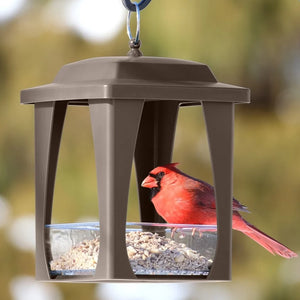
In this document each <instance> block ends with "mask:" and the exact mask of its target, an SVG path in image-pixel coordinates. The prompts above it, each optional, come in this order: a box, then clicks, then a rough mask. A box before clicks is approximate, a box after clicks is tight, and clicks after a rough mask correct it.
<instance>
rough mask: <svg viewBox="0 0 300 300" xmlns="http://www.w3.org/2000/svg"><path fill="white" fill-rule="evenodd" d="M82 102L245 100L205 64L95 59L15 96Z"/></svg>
mask: <svg viewBox="0 0 300 300" xmlns="http://www.w3.org/2000/svg"><path fill="white" fill-rule="evenodd" d="M87 99H132V100H133V99H146V100H179V101H181V102H200V101H202V100H205V101H216V102H235V103H248V102H250V93H249V89H247V88H242V87H237V86H234V85H229V84H224V83H220V82H217V80H216V78H215V77H214V75H213V73H212V72H211V70H210V69H209V67H208V66H207V65H203V64H200V63H197V62H192V61H186V60H179V59H171V58H156V57H143V56H141V57H99V58H91V59H86V60H82V61H79V62H75V63H71V64H67V65H65V66H64V67H63V68H62V69H61V70H60V71H59V73H58V74H57V76H56V78H55V79H54V81H53V83H51V84H47V85H42V86H38V87H34V88H30V89H26V90H24V91H22V92H21V102H22V103H26V104H27V103H37V102H48V101H51V102H52V101H60V100H71V101H72V100H76V104H79V103H78V100H82V104H85V103H86V104H87Z"/></svg>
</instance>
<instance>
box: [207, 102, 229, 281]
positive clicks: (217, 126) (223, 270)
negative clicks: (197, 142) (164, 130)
mask: <svg viewBox="0 0 300 300" xmlns="http://www.w3.org/2000/svg"><path fill="white" fill-rule="evenodd" d="M202 104H203V110H204V117H205V123H206V130H207V136H208V141H209V148H210V154H211V161H212V167H213V174H214V186H215V198H216V207H217V226H218V241H217V249H216V255H215V258H214V263H213V267H212V269H211V271H210V273H209V277H208V279H211V280H224V279H227V280H230V279H231V260H232V258H231V250H232V249H231V248H232V245H231V243H232V197H233V196H232V173H233V172H232V169H233V122H234V104H233V103H229V102H223V103H218V102H203V103H202Z"/></svg>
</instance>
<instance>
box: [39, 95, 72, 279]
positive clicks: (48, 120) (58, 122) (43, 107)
mask: <svg viewBox="0 0 300 300" xmlns="http://www.w3.org/2000/svg"><path fill="white" fill-rule="evenodd" d="M66 108H67V102H65V101H61V102H42V103H36V104H35V188H36V192H35V193H36V195H35V198H36V200H35V206H36V207H35V210H36V211H37V212H39V213H37V214H36V221H35V232H36V277H37V278H38V279H39V280H49V279H50V277H49V271H48V261H49V260H50V259H51V254H50V249H48V248H47V247H46V244H47V243H45V242H46V240H48V238H49V237H48V236H47V235H48V233H47V232H46V231H45V225H46V224H51V213H52V203H53V191H54V183H55V175H56V166H57V158H58V152H59V145H60V140H61V134H62V129H63V124H64V119H65V113H66Z"/></svg>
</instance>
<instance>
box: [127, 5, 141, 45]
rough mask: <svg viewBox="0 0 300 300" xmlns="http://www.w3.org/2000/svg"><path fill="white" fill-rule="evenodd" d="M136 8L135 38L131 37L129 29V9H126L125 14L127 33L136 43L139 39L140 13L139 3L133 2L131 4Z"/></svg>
mask: <svg viewBox="0 0 300 300" xmlns="http://www.w3.org/2000/svg"><path fill="white" fill-rule="evenodd" d="M133 5H134V6H135V8H136V33H135V38H133V37H132V34H131V30H130V16H131V11H128V15H127V34H128V37H129V39H130V40H132V41H134V43H135V44H138V42H139V40H140V24H141V14H140V7H139V4H138V3H136V2H134V4H133Z"/></svg>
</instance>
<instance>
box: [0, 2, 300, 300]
mask: <svg viewBox="0 0 300 300" xmlns="http://www.w3.org/2000/svg"><path fill="white" fill-rule="evenodd" d="M126 16H127V12H126V10H125V8H124V7H123V6H122V4H121V0H109V1H108V0H107V1H104V0H9V1H7V0H0V238H1V242H0V266H1V268H0V285H1V287H2V288H1V299H13V300H15V299H16V300H27V299H34V300H35V299H46V300H47V299H55V300H63V299H95V300H97V299H104V300H106V299H108V300H110V299H114V300H115V299H131V300H132V299H133V300H134V299H155V298H156V299H175V300H176V299H178V300H194V299H222V300H223V299H225V300H226V299H299V298H298V297H299V295H300V259H299V258H296V259H292V260H285V259H283V258H281V257H275V256H272V255H270V254H269V253H268V252H267V251H265V250H264V249H263V248H262V247H260V246H258V245H257V244H256V243H254V242H253V241H251V240H250V239H248V238H247V237H245V236H244V235H242V234H241V233H238V232H234V234H233V266H232V277H233V281H232V282H230V283H213V284H202V283H201V284H198V283H197V284H195V283H191V284H145V285H141V284H130V285H127V284H76V285H75V284H54V283H53V284H52V283H51V284H46V283H38V282H35V280H34V247H35V241H34V214H35V211H34V197H35V196H34V135H33V134H34V131H33V130H34V128H33V126H34V124H33V121H34V120H33V107H32V106H31V105H27V106H26V105H21V104H20V97H19V93H20V90H22V89H25V88H29V87H33V86H37V85H41V84H46V83H49V82H51V81H52V80H53V78H54V77H55V75H56V74H57V72H58V71H59V69H60V68H61V67H62V66H63V65H64V64H67V63H70V62H73V61H78V60H81V59H85V58H90V57H96V56H115V55H126V53H127V51H128V37H127V35H126V24H125V23H126ZM134 16H135V15H134V14H133V18H134ZM132 26H134V22H133V24H132ZM141 40H142V48H141V50H142V52H143V53H144V55H147V56H164V57H174V58H180V59H188V60H195V61H198V62H202V63H205V64H208V65H209V66H210V68H211V69H212V71H213V72H214V74H215V76H216V77H217V79H218V80H219V81H222V82H226V83H231V84H235V85H240V86H245V87H249V88H250V89H251V92H252V103H251V104H250V105H237V106H236V118H235V144H234V195H235V197H236V198H237V199H238V200H239V201H240V202H242V203H243V204H245V205H247V206H248V208H249V210H250V211H251V212H252V214H247V215H246V216H245V217H246V218H247V220H248V221H250V222H251V223H253V224H255V225H256V226H257V227H259V228H260V229H262V230H263V231H265V232H267V233H268V234H269V235H271V236H273V237H274V238H276V239H278V240H279V241H281V242H282V243H284V244H286V245H288V246H289V247H290V248H292V249H293V250H294V251H296V252H298V254H300V226H299V224H300V2H299V1H297V0H251V1H240V0H215V1H210V0H201V1H199V0H189V1H179V0H164V1H159V0H153V1H152V2H151V4H150V5H149V6H148V7H147V8H146V9H144V10H143V11H142V12H141ZM173 160H174V161H178V162H180V163H181V164H180V168H181V169H182V170H183V171H184V172H186V173H188V174H190V175H192V176H194V177H198V178H201V179H204V180H206V181H208V182H210V183H212V174H211V167H210V158H209V150H208V145H207V140H206V134H205V126H204V121H203V116H202V111H201V107H186V108H181V109H180V112H179V119H178V126H177V132H176V140H175V148H174V159H173ZM95 174H96V171H95V166H94V153H93V144H92V135H91V128H90V119H89V112H88V108H82V107H72V108H71V109H69V110H68V113H67V116H66V123H65V128H64V132H63V138H62V144H61V151H60V157H59V165H58V170H57V181H56V186H55V195H54V210H53V222H75V221H82V220H85V221H86V220H88V221H93V220H97V204H96V201H97V191H96V175H95ZM131 181H132V184H131V189H130V195H129V206H128V220H129V221H138V220H139V214H138V203H137V195H136V186H135V174H134V171H133V172H132V180H131Z"/></svg>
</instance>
